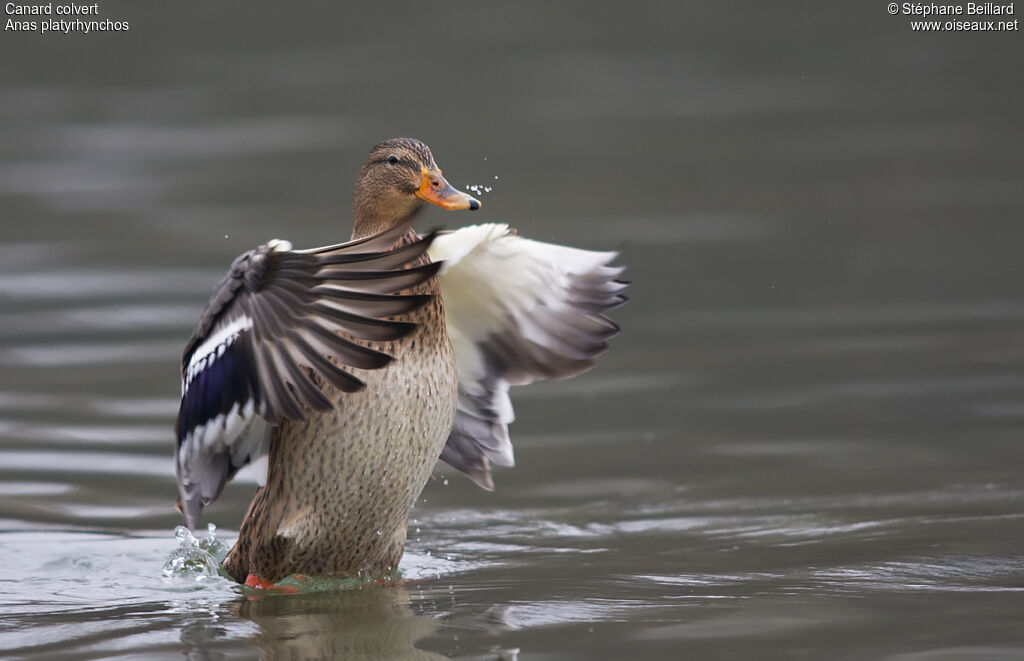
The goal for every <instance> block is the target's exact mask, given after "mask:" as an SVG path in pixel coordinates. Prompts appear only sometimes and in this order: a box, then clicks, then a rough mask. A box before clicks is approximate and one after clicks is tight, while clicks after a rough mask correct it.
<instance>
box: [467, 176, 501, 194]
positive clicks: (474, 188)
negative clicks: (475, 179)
mask: <svg viewBox="0 0 1024 661" xmlns="http://www.w3.org/2000/svg"><path fill="white" fill-rule="evenodd" d="M495 179H497V177H495ZM466 190H468V191H469V192H471V193H473V194H474V195H477V196H482V195H483V194H484V193H490V192H491V191H492V190H494V188H492V187H491V186H484V185H483V184H470V185H468V186H466Z"/></svg>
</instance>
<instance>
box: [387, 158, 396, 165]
mask: <svg viewBox="0 0 1024 661" xmlns="http://www.w3.org/2000/svg"><path fill="white" fill-rule="evenodd" d="M397 162H398V157H397V156H388V163H391V164H392V165H394V164H395V163H397Z"/></svg>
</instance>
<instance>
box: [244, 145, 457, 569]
mask: <svg viewBox="0 0 1024 661" xmlns="http://www.w3.org/2000/svg"><path fill="white" fill-rule="evenodd" d="M392 155H394V156H395V157H396V158H397V159H398V160H399V161H400V162H399V163H397V164H396V163H394V162H390V163H389V162H388V160H387V159H388V158H389V157H391V156H392ZM405 161H408V162H409V165H408V166H406V165H405ZM388 165H390V166H395V167H386V166H388ZM421 166H422V167H425V168H428V169H430V170H436V169H437V166H436V165H435V164H434V162H433V157H432V156H430V151H429V149H427V148H426V146H425V145H423V144H422V143H419V142H418V141H408V140H400V141H387V142H384V143H381V144H380V145H377V146H376V147H375V148H374V150H373V151H371V153H370V155H369V156H368V157H367V160H366V163H365V164H364V166H363V169H362V171H361V172H360V176H359V179H358V180H357V183H356V190H355V195H354V202H353V216H354V231H353V238H359V237H362V236H367V235H369V234H372V233H375V232H378V231H380V230H382V229H386V228H387V227H392V226H394V224H396V223H398V222H402V221H404V220H405V219H407V218H408V217H409V216H410V215H411V214H412V213H415V211H416V210H417V208H418V207H419V206H420V204H421V203H422V202H421V201H420V200H419V199H417V198H416V197H415V196H414V193H415V189H416V186H415V182H416V181H417V180H418V178H419V177H420V168H421ZM439 176H440V174H439V172H438V177H439ZM410 187H411V191H412V192H410ZM415 237H416V234H415V232H414V231H413V230H410V231H409V232H408V233H407V234H406V235H404V236H403V237H402V238H401V239H400V240H399V243H402V242H409V241H412V240H414V239H415ZM420 260H421V261H427V260H429V258H427V257H426V256H423V257H421V258H420ZM403 293H416V294H431V295H433V296H434V298H433V300H432V301H431V302H430V303H428V304H427V305H425V306H423V307H421V308H419V309H418V310H416V311H414V312H412V313H410V314H408V315H406V316H404V317H403V319H404V320H408V321H414V322H416V323H417V324H419V328H418V329H417V330H416V332H414V333H412V334H411V335H409V336H407V337H405V338H403V339H401V340H398V341H395V342H388V343H373V342H362V344H365V345H367V346H370V347H371V348H375V349H378V350H381V351H386V352H387V353H389V354H391V355H392V356H394V358H395V360H394V361H393V362H392V363H391V364H390V365H388V366H387V367H386V368H385V369H379V370H361V369H355V368H353V369H351V372H352V373H353V374H354V375H355V376H357V377H358V378H360V379H362V380H363V381H364V382H365V384H366V387H365V388H364V389H362V390H360V391H358V392H355V393H341V392H339V391H336V390H333V389H331V388H329V387H328V386H326V385H325V384H322V383H321V384H318V385H320V386H321V387H322V388H323V389H324V391H325V393H327V395H328V396H329V397H330V398H331V399H332V400H333V401H334V402H335V404H336V406H335V408H334V409H333V410H330V411H326V412H310V415H308V416H307V417H306V419H305V420H304V421H301V422H291V421H285V422H283V424H281V425H280V426H279V427H278V428H276V429H275V430H274V432H273V436H272V438H271V445H270V456H269V467H270V468H269V472H268V478H267V484H266V486H264V487H262V488H261V489H260V490H259V491H258V492H257V494H256V496H255V498H254V499H253V502H252V504H251V505H250V506H249V510H248V512H247V513H246V516H245V520H244V521H243V523H242V528H241V531H240V533H239V539H238V543H237V544H236V545H235V547H234V548H233V549H232V551H231V553H230V554H229V555H228V557H227V559H226V560H225V562H224V567H225V569H226V570H227V571H228V573H229V574H231V576H233V577H234V578H235V579H236V580H238V581H244V580H246V578H247V576H248V575H250V574H252V575H256V576H258V577H260V578H261V579H263V580H265V581H270V582H276V581H279V580H280V579H282V578H284V577H286V576H289V575H292V574H297V573H302V574H314V575H326V576H355V575H367V574H371V575H372V574H375V573H380V572H385V571H389V570H391V569H394V568H395V567H397V566H398V562H399V560H400V558H401V556H402V552H403V549H404V546H405V537H406V527H407V519H408V514H409V509H410V507H411V506H412V505H413V503H414V501H415V500H416V498H417V497H418V496H419V494H420V491H421V490H422V489H423V487H424V485H425V484H426V482H427V480H428V479H429V476H430V472H431V470H432V468H433V466H434V463H435V462H436V461H437V458H438V456H439V455H440V453H441V450H442V448H443V447H444V445H445V440H446V439H447V437H448V433H449V431H450V430H451V427H452V420H453V418H454V415H455V408H456V399H457V390H458V379H457V376H456V368H455V358H454V356H453V354H452V349H451V344H450V342H449V339H448V335H447V332H446V330H445V320H444V304H443V301H442V300H441V297H440V295H439V290H438V284H437V280H436V279H434V278H431V279H430V280H428V281H426V282H424V283H422V284H421V285H418V286H416V287H414V288H412V289H410V290H407V291H406V292H403Z"/></svg>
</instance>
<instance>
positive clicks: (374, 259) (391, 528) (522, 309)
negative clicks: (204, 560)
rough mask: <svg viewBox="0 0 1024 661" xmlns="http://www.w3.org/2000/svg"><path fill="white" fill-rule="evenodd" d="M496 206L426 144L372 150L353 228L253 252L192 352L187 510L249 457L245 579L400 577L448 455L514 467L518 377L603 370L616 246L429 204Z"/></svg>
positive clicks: (469, 467) (396, 142)
mask: <svg viewBox="0 0 1024 661" xmlns="http://www.w3.org/2000/svg"><path fill="white" fill-rule="evenodd" d="M423 202H430V203H432V204H436V205H438V206H440V207H442V208H445V209H478V208H479V207H480V203H479V202H478V201H477V200H475V199H473V198H472V197H470V196H469V195H467V194H465V193H461V192H459V191H457V190H455V189H454V188H453V187H452V186H451V185H449V184H448V182H447V181H445V179H444V178H443V177H442V176H441V170H440V169H439V168H438V167H437V164H436V163H435V162H434V157H433V156H432V155H431V153H430V149H428V148H427V146H426V145H424V144H423V143H422V142H420V141H418V140H411V139H407V138H397V139H392V140H387V141H384V142H382V143H380V144H378V145H377V146H376V147H374V148H373V150H372V151H371V152H370V155H369V156H368V157H367V159H366V162H365V163H364V164H363V167H362V169H361V170H360V172H359V177H358V179H357V180H356V184H355V190H354V200H353V225H354V230H353V233H352V240H351V241H349V242H347V243H342V244H338V245H333V246H326V247H323V248H314V249H311V250H294V249H293V248H292V246H291V245H290V244H289V243H288V242H286V241H277V240H275V241H271V242H269V243H267V244H265V245H263V246H260V247H259V248H256V249H255V250H251V251H249V252H247V253H245V254H243V255H241V256H239V257H238V258H237V259H236V260H235V261H234V263H233V264H232V265H231V269H230V271H228V274H227V276H226V277H225V278H224V279H223V280H222V281H221V283H220V284H219V285H218V286H217V288H216V289H215V291H214V293H213V296H212V297H211V299H210V302H209V304H208V305H207V307H206V309H205V310H204V311H203V314H202V316H201V318H200V320H199V325H198V328H197V329H196V331H195V333H194V334H193V336H192V338H191V339H190V340H189V342H188V344H187V345H186V347H185V352H184V356H183V357H182V366H181V373H182V398H181V409H180V411H179V414H178V421H177V425H176V432H177V452H176V457H175V458H176V466H177V476H178V487H179V492H180V496H181V497H180V501H179V507H180V508H181V511H182V513H183V514H184V516H185V521H186V523H187V524H188V525H189V526H190V527H194V526H195V524H196V523H197V519H198V517H199V514H200V511H201V509H202V507H203V506H204V505H208V504H209V503H211V502H212V501H213V500H214V499H216V498H217V496H218V495H219V494H220V492H221V490H222V489H223V487H224V484H225V483H226V482H227V481H228V480H230V479H231V478H232V476H234V474H235V473H236V472H237V471H238V470H239V469H240V468H242V467H243V466H246V465H247V464H250V463H259V462H265V466H266V467H265V468H264V469H263V472H265V482H263V483H262V484H263V486H261V488H260V489H259V490H258V491H257V493H256V496H255V497H254V498H253V501H252V504H251V505H250V506H249V511H248V512H247V513H246V515H245V520H244V521H243V522H242V527H241V530H240V533H239V539H238V542H237V544H236V545H235V547H234V549H232V551H231V553H230V554H229V555H228V557H227V559H226V560H225V561H224V566H225V568H226V570H227V571H228V573H229V574H231V575H232V576H233V577H234V578H235V579H236V580H238V581H240V582H241V581H245V582H248V583H250V584H257V585H267V584H271V583H274V582H276V581H278V580H280V579H281V578H284V577H286V576H289V575H292V574H300V573H301V574H313V575H325V576H359V575H372V574H376V573H383V572H388V571H390V570H392V569H394V568H395V567H397V565H398V561H399V559H400V558H401V556H402V552H403V549H404V546H405V536H406V527H407V522H408V516H409V509H410V508H411V507H412V505H413V503H414V501H415V500H416V498H417V497H418V496H419V494H420V491H421V490H422V489H423V487H424V485H425V484H426V482H427V480H428V479H429V477H430V472H431V470H432V468H433V466H434V464H435V462H436V461H437V460H438V458H440V459H441V461H444V462H447V463H448V464H450V465H452V466H454V467H455V468H457V469H459V470H460V471H462V472H464V473H466V474H467V475H468V476H469V477H470V478H472V479H473V481H475V482H476V483H477V484H479V485H480V486H482V487H484V488H485V489H492V488H493V482H492V478H491V463H492V462H493V463H495V464H498V465H502V466H511V465H513V455H512V444H511V442H510V441H509V436H508V424H509V423H510V422H512V419H513V412H512V403H511V401H510V400H509V396H508V390H509V386H511V385H522V384H527V383H531V382H533V381H535V380H538V379H547V378H565V377H569V376H573V375H575V374H579V373H580V372H583V371H585V370H587V369H589V368H590V367H591V366H593V364H594V361H595V359H596V357H597V356H598V355H599V354H600V353H601V352H603V351H604V349H605V348H607V341H608V339H609V338H611V337H612V336H613V335H615V334H616V333H617V332H618V327H617V326H616V325H615V324H614V323H613V322H612V321H610V320H609V319H608V318H607V317H605V316H604V315H603V313H604V312H605V311H607V310H609V309H610V308H613V307H615V306H617V305H619V304H621V303H622V302H623V301H624V300H625V297H624V296H622V294H621V293H620V292H621V290H622V289H623V288H624V287H625V284H624V283H622V282H619V281H617V280H616V278H617V277H618V275H619V274H620V273H621V272H622V268H621V267H613V266H609V263H610V262H611V261H612V260H613V259H614V258H615V256H616V253H614V252H592V251H588V250H579V249H576V248H568V247H564V246H558V245H553V244H550V243H541V242H537V241H530V240H528V239H523V238H520V237H518V236H516V235H515V233H513V232H512V231H510V230H509V228H508V227H507V226H506V225H498V224H488V225H475V226H471V227H465V228H463V229H460V230H456V231H453V232H440V233H432V234H429V235H426V236H421V235H419V234H417V232H416V231H415V230H414V229H413V228H412V221H413V218H414V216H415V214H416V211H417V209H419V208H420V206H421V205H422V204H423Z"/></svg>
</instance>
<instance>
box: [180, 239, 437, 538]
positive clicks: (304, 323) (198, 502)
mask: <svg viewBox="0 0 1024 661" xmlns="http://www.w3.org/2000/svg"><path fill="white" fill-rule="evenodd" d="M408 227H409V225H408V223H406V224H403V225H401V226H398V227H396V228H393V229H391V230H388V231H387V232H384V233H382V234H378V235H375V236H373V237H369V238H366V239H360V240H357V241H351V242H348V243H343V244H338V245H334V246H327V247H324V248H317V249H313V250H292V248H291V245H290V244H288V242H286V241H276V240H275V241H271V242H270V243H267V244H266V245H263V246H260V247H259V248H256V249H255V250H250V251H249V252H247V253H245V254H243V255H240V256H239V257H238V258H237V259H236V260H235V261H234V263H233V264H232V265H231V269H230V270H229V271H228V274H227V275H226V276H225V277H224V279H223V280H222V281H221V282H220V284H219V285H217V287H216V289H215V290H214V293H213V296H212V297H211V298H210V302H209V304H208V305H207V306H206V309H205V310H204V311H203V313H202V316H201V317H200V320H199V325H198V327H197V328H196V331H195V333H194V334H193V335H192V338H191V339H190V340H189V341H188V344H187V345H186V346H185V352H184V355H183V356H182V363H181V408H180V409H179V411H178V420H177V424H176V425H175V432H176V435H177V452H176V453H175V459H176V461H175V463H176V467H177V477H178V490H179V492H180V495H181V500H180V503H179V507H180V509H181V511H182V513H183V514H184V516H185V521H186V523H187V524H188V525H189V526H190V527H193V526H194V525H195V523H196V520H197V518H198V516H199V512H200V511H201V509H202V507H203V506H204V505H208V504H210V503H211V502H213V500H214V499H216V498H217V496H218V495H220V492H221V489H223V488H224V484H225V483H226V482H227V481H228V480H229V479H231V477H232V476H234V474H235V473H236V472H237V471H238V470H239V469H240V468H242V467H243V466H245V465H246V464H248V463H250V462H254V461H257V460H259V459H261V458H262V457H263V456H265V455H266V453H267V451H268V441H269V433H265V432H264V429H265V428H266V425H259V424H255V423H258V422H259V421H258V419H262V420H263V421H265V422H266V423H268V424H269V425H277V424H280V423H281V421H282V420H284V419H288V420H300V419H302V418H303V417H305V415H306V414H307V412H308V411H310V410H326V409H330V408H332V407H333V406H334V403H333V402H332V401H331V399H329V398H328V397H327V396H326V395H325V394H324V392H323V391H322V389H321V387H320V385H319V384H321V383H326V384H328V385H330V386H331V387H332V388H335V389H337V390H340V391H342V392H354V391H356V390H359V389H360V388H362V387H363V382H362V381H360V380H359V379H358V378H356V377H355V376H353V375H352V374H351V373H350V372H348V371H346V370H345V369H343V368H344V367H356V368H361V369H377V368H380V367H383V366H385V365H387V364H388V363H389V362H390V360H391V357H390V356H389V355H387V354H385V353H381V352H380V351H375V350H373V349H370V348H367V347H366V346H363V345H362V344H359V343H357V342H354V341H352V340H353V339H357V340H371V341H388V340H395V339H398V338H400V337H403V336H405V335H407V334H408V333H410V332H412V331H413V330H414V328H415V324H411V323H407V322H401V321H392V320H387V318H388V317H393V316H394V315H401V314H404V313H406V312H410V311H412V310H414V309H416V308H418V307H420V306H421V305H423V304H424V303H426V302H427V301H428V300H429V299H430V297H429V296H420V295H395V293H396V292H399V291H401V290H403V289H407V288H409V287H412V286H414V285H417V284H419V283H421V282H423V281H425V280H427V279H429V278H431V277H432V276H433V275H434V274H435V273H436V272H437V269H438V268H439V267H440V265H439V264H429V263H428V264H425V265H420V266H413V267H408V268H405V266H406V265H407V264H409V263H410V262H411V261H414V260H416V259H418V258H419V257H421V256H422V255H423V254H424V253H425V252H426V251H427V248H428V247H429V246H430V244H431V242H432V241H433V239H434V235H430V236H427V237H424V238H422V239H419V240H417V241H415V242H412V243H409V244H407V245H404V246H399V247H395V248H389V246H392V245H394V243H395V242H396V240H397V239H398V238H399V237H400V236H401V235H402V234H404V233H405V232H406V231H407V230H408Z"/></svg>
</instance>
